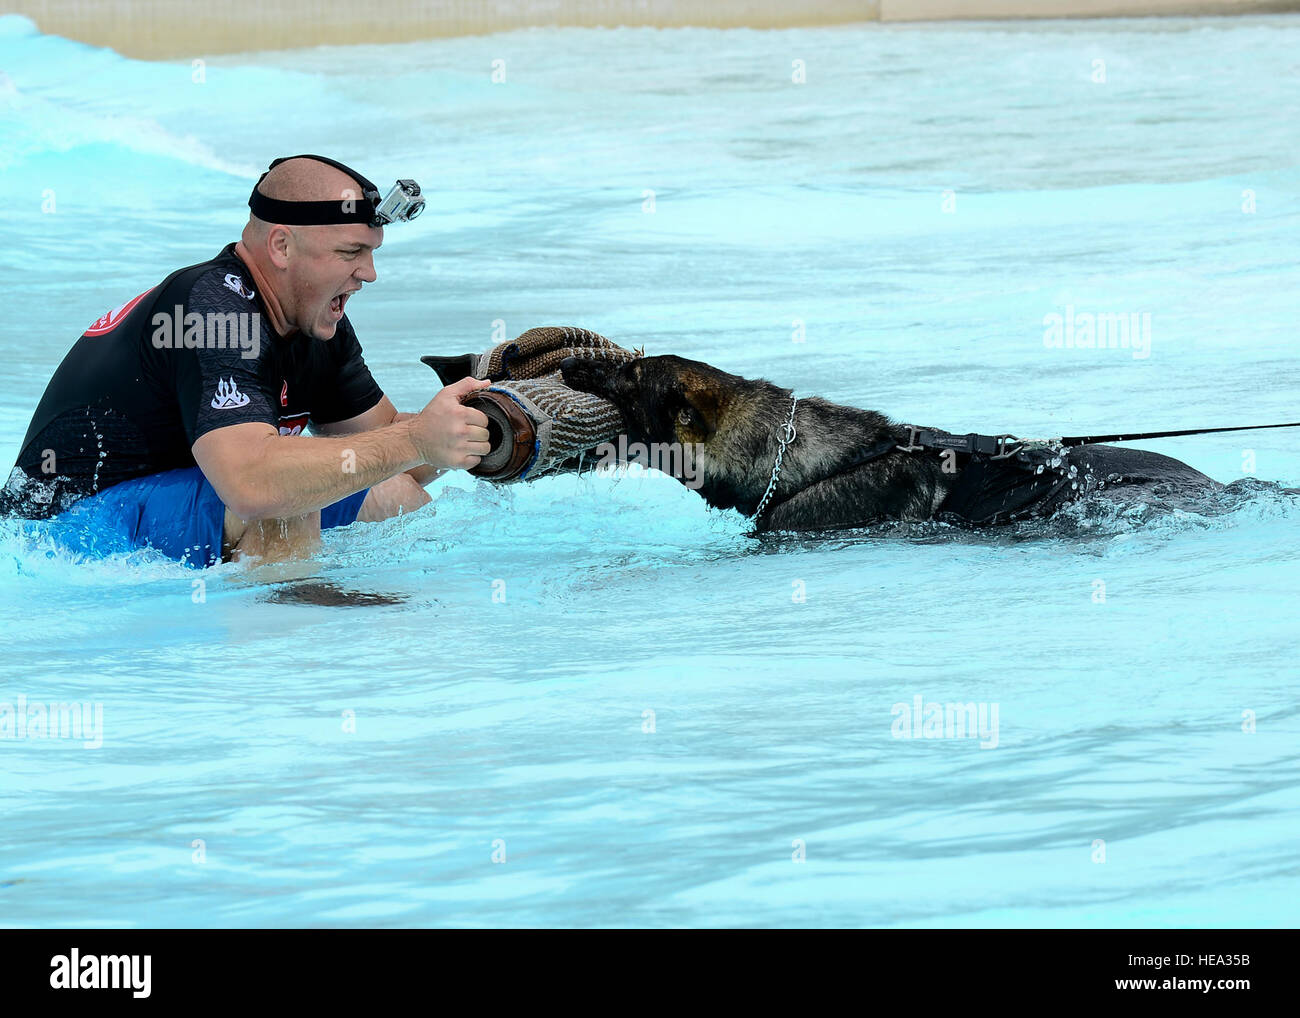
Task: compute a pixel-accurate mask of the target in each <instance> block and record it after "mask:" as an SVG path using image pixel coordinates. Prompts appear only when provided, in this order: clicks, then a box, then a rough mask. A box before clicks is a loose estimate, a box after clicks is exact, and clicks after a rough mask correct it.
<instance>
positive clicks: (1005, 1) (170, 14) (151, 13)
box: [4, 0, 1300, 60]
mask: <svg viewBox="0 0 1300 1018" xmlns="http://www.w3.org/2000/svg"><path fill="white" fill-rule="evenodd" d="M1296 11H1300V0H813V2H811V3H809V4H806V5H799V6H797V7H791V5H789V4H788V3H785V2H783V0H717V2H715V3H714V4H712V5H711V6H710V8H709V9H708V10H707V12H705V11H700V10H699V9H698V8H694V7H688V6H687V5H686V4H683V3H680V2H678V0H559V2H558V3H531V2H529V0H523V2H521V3H519V4H518V5H517V6H514V7H512V9H509V10H502V9H499V8H497V7H496V5H484V4H481V3H479V2H477V0H374V2H372V3H370V4H367V5H365V6H364V7H351V6H342V5H334V4H329V3H326V2H325V0H228V2H227V3H225V4H222V5H220V6H218V7H215V8H209V9H207V10H206V11H205V10H201V9H196V8H194V7H192V6H190V5H187V4H183V3H175V2H169V0H109V2H97V0H10V3H9V4H7V5H6V10H5V12H4V13H6V14H20V15H24V16H26V17H28V18H31V19H32V20H33V21H34V22H35V23H36V25H37V27H38V28H39V29H40V31H42V32H44V33H48V34H54V35H61V36H65V37H67V38H70V39H76V40H78V41H81V42H85V43H89V44H91V45H94V46H108V47H110V48H112V49H114V50H117V51H118V52H119V53H122V54H123V55H125V56H129V57H134V58H139V59H152V60H167V59H178V58H186V57H193V56H195V55H198V54H209V53H236V52H252V51H258V50H278V49H293V48H300V47H308V46H321V45H347V44H353V43H391V42H409V41H414V40H418V39H432V38H446V37H452V36H462V35H483V34H488V33H492V32H502V31H510V30H513V29H519V28H529V27H539V26H571V27H617V26H629V27H638V26H639V27H662V28H670V27H688V26H694V27H705V28H709V27H711V28H740V27H749V28H760V29H762V28H794V27H812V26H822V25H836V24H851V23H862V22H873V21H874V22H885V23H899V22H908V21H917V22H921V21H965V20H1004V19H1032V20H1042V19H1051V18H1105V17H1111V18H1113V17H1143V16H1187V15H1238V14H1270V13H1287V12H1296Z"/></svg>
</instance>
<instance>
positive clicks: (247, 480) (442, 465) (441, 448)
mask: <svg viewBox="0 0 1300 1018" xmlns="http://www.w3.org/2000/svg"><path fill="white" fill-rule="evenodd" d="M490 384H491V383H490V382H488V381H487V380H480V379H477V378H465V379H462V380H461V381H459V382H456V383H455V384H454V385H449V386H447V387H445V388H444V389H442V390H441V391H440V392H439V393H438V395H436V396H435V397H434V398H433V399H432V400H430V401H429V404H428V405H427V406H426V407H425V408H424V409H423V410H421V411H420V412H419V413H418V414H412V415H408V416H407V417H406V419H404V420H401V421H396V422H393V423H390V424H388V425H387V426H384V427H379V428H375V429H372V430H368V431H358V432H356V433H353V434H346V435H339V436H337V437H333V436H321V437H316V436H302V435H292V436H290V435H280V434H278V433H277V431H276V429H275V428H273V427H271V426H270V425H269V424H262V423H256V422H248V423H245V424H232V425H230V426H229V427H224V428H217V429H215V430H212V431H208V432H206V433H205V434H203V435H201V436H200V437H199V438H198V440H197V441H196V442H195V443H194V446H193V453H194V460H195V462H196V463H198V465H199V468H200V469H201V470H202V471H203V474H204V476H205V477H207V479H208V480H209V482H211V484H212V487H213V489H215V491H216V493H217V495H218V496H219V497H220V498H221V500H222V502H224V503H225V505H226V506H227V508H229V509H230V510H231V512H233V513H234V514H235V515H236V516H239V517H240V518H241V519H246V520H256V519H273V518H278V517H288V516H303V515H306V514H307V513H309V512H312V511H314V510H316V509H323V508H324V507H325V506H327V505H331V504H333V503H334V502H337V501H338V500H339V499H341V498H344V497H345V496H347V495H350V494H352V493H353V492H356V491H360V490H361V489H362V488H368V487H370V486H372V485H375V484H378V483H379V482H380V481H385V480H387V479H388V478H390V477H394V476H396V475H397V474H400V473H402V472H404V471H409V470H412V469H415V468H419V467H421V466H428V467H432V468H434V469H437V470H445V469H468V468H469V467H472V466H474V465H475V464H477V463H478V462H479V460H480V459H481V458H482V457H484V456H486V455H487V454H488V452H489V451H490V448H491V447H490V446H489V445H488V440H487V439H488V433H487V417H486V416H485V415H484V414H483V412H482V411H480V410H475V409H473V408H472V407H467V406H463V405H462V404H461V402H460V397H461V396H462V395H464V394H466V393H469V392H473V391H474V390H476V389H480V388H482V387H483V386H485V385H490ZM381 402H388V401H387V400H386V399H385V400H383V401H381ZM389 406H390V407H391V406H392V404H391V403H389ZM378 409H379V408H378V407H376V408H375V410H378ZM371 412H373V411H371ZM361 416H362V417H364V416H366V415H365V414H362V415H361ZM394 416H396V411H394ZM356 419H357V418H352V420H356Z"/></svg>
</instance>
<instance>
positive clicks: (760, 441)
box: [560, 355, 1222, 531]
mask: <svg viewBox="0 0 1300 1018" xmlns="http://www.w3.org/2000/svg"><path fill="white" fill-rule="evenodd" d="M560 370H561V374H562V377H563V378H564V381H565V384H567V385H568V386H570V387H571V388H574V389H579V390H582V391H584V392H590V393H592V394H594V395H597V396H601V397H604V398H605V399H608V400H609V401H610V402H611V403H613V404H614V405H615V406H616V407H618V409H619V411H620V412H621V413H622V415H623V420H624V424H625V426H626V430H627V438H628V441H629V442H640V443H644V444H645V445H647V446H650V445H653V444H661V443H680V444H681V446H682V448H683V450H684V451H685V453H686V455H688V456H691V457H692V459H691V461H690V464H689V465H690V472H691V473H692V475H693V477H694V480H693V484H692V486H696V485H698V490H699V493H700V494H701V495H702V496H703V497H704V498H705V500H706V501H707V502H708V503H709V505H711V506H714V507H716V508H719V509H732V508H734V509H737V510H739V511H740V512H742V513H744V514H745V515H746V516H752V515H753V514H754V513H755V512H756V511H757V509H758V506H759V503H760V501H761V500H762V498H763V493H764V492H765V491H766V490H767V486H768V482H769V481H770V479H771V475H772V464H773V462H774V460H775V459H776V454H777V450H778V448H779V446H780V435H781V433H782V430H783V428H784V427H785V424H786V422H787V421H788V420H789V417H790V400H791V397H792V395H793V393H792V391H791V390H790V389H783V388H781V387H779V386H776V385H773V384H772V383H771V382H768V381H766V380H764V379H749V378H742V377H740V376H739V375H733V374H729V373H728V372H726V371H721V370H719V369H718V368H715V367H712V366H711V365H708V364H705V363H703V362H701V361H692V360H686V359H685V358H682V357H676V356H672V355H666V356H661V357H639V358H637V359H635V360H632V361H628V362H626V363H624V364H621V365H614V364H611V363H609V362H607V361H598V360H592V359H587V358H577V357H569V358H566V359H565V360H564V361H563V362H562V363H561V365H560ZM794 424H795V430H796V438H795V440H794V441H793V442H792V443H791V444H790V445H788V446H787V447H786V450H785V452H784V454H783V458H782V463H781V473H780V479H779V481H778V484H777V487H776V490H775V492H774V498H775V499H776V500H777V501H778V502H779V504H777V505H776V507H775V509H773V510H770V511H768V512H767V513H765V514H764V517H763V518H762V519H760V520H758V521H756V529H757V530H759V531H764V530H786V531H809V530H826V529H839V528H845V527H855V526H864V525H867V524H870V523H875V522H878V521H883V520H926V519H933V518H934V517H935V515H936V512H937V510H938V509H939V507H940V505H941V504H942V503H943V501H944V499H945V498H946V497H947V495H948V492H949V491H950V490H951V488H952V486H953V484H954V482H955V481H956V479H957V476H958V474H957V473H956V472H945V471H944V470H943V469H942V461H941V459H940V457H939V456H938V455H935V454H930V455H923V454H912V453H906V452H903V451H901V450H898V451H893V452H890V453H889V454H888V455H885V456H882V457H881V458H879V459H876V460H873V461H871V462H868V463H864V464H862V465H861V466H858V467H855V468H853V469H851V470H848V471H847V472H845V473H843V474H839V475H838V476H835V477H831V476H830V475H834V474H837V473H838V472H839V471H840V470H841V469H842V468H844V467H845V466H846V465H848V464H849V463H851V462H852V460H853V458H854V456H855V455H856V454H857V453H858V452H860V451H861V450H863V449H866V448H870V447H872V446H875V445H877V444H878V443H881V442H883V441H885V440H886V439H890V440H894V441H896V442H897V443H898V444H900V445H903V444H906V441H907V437H908V429H907V427H906V426H905V425H900V424H897V423H895V422H893V421H891V420H890V419H889V418H888V417H886V416H884V415H883V414H880V413H877V412H876V411H874V410H860V409H857V408H855V407H848V406H841V405H839V404H836V403H831V402H828V401H827V400H824V399H821V398H820V397H810V398H802V397H801V398H800V399H799V403H798V407H797V410H796V413H795V418H794ZM1069 456H1070V457H1071V462H1074V463H1077V464H1078V465H1079V466H1080V468H1081V469H1083V470H1088V471H1091V472H1093V473H1095V474H1097V475H1098V476H1101V477H1110V476H1114V477H1115V478H1116V481H1115V483H1114V484H1112V485H1111V486H1108V487H1107V488H1106V489H1105V491H1106V492H1107V493H1113V492H1114V491H1115V490H1116V489H1117V487H1123V488H1127V489H1129V490H1130V492H1131V490H1132V486H1133V485H1161V486H1162V487H1163V489H1165V490H1178V491H1181V492H1184V493H1188V492H1199V493H1205V492H1210V491H1214V490H1218V489H1220V488H1221V487H1222V485H1220V484H1219V483H1218V482H1217V481H1214V480H1212V479H1211V478H1209V477H1207V476H1206V475H1205V474H1202V473H1200V472H1199V471H1197V470H1193V469H1192V468H1191V467H1189V466H1187V464H1185V463H1182V462H1180V461H1178V460H1176V459H1173V458H1171V457H1168V456H1162V455H1159V454H1157V453H1151V452H1145V451H1143V450H1138V449H1127V448H1121V447H1117V446H1106V445H1088V446H1080V447H1077V448H1075V449H1071V450H1070V451H1069ZM828 477H829V478H830V479H829V480H823V479H824V478H828ZM680 479H682V478H681V477H679V480H680ZM818 482H821V483H818ZM781 499H785V500H784V501H780V500H781Z"/></svg>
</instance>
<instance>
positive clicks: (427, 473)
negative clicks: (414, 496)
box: [393, 410, 447, 488]
mask: <svg viewBox="0 0 1300 1018" xmlns="http://www.w3.org/2000/svg"><path fill="white" fill-rule="evenodd" d="M414 416H416V415H415V414H408V413H403V412H401V411H400V410H399V411H398V412H397V416H396V417H394V418H393V421H394V423H400V422H402V421H405V420H409V419H410V418H412V417H414ZM406 472H407V473H408V474H410V475H411V477H412V478H413V479H414V480H415V483H416V484H418V485H419V486H420V487H421V488H424V487H427V486H428V485H430V484H432V483H433V482H434V481H435V480H437V479H438V478H439V477H441V476H442V475H443V474H445V473H446V472H447V471H446V470H443V469H441V468H440V467H435V466H433V465H431V464H429V463H422V464H420V465H419V466H418V467H412V468H411V469H410V470H408V471H406Z"/></svg>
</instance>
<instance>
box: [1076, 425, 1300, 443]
mask: <svg viewBox="0 0 1300 1018" xmlns="http://www.w3.org/2000/svg"><path fill="white" fill-rule="evenodd" d="M1265 428H1300V421H1292V422H1291V423H1290V424H1244V425H1242V426H1241V427H1236V428H1189V429H1187V430H1186V431H1144V432H1142V433H1141V434H1137V435H1128V434H1124V435H1074V436H1071V437H1069V438H1057V439H1054V441H1056V442H1059V443H1060V444H1061V445H1100V444H1101V443H1103V442H1136V441H1137V440H1138V439H1142V438H1178V437H1179V436H1181V435H1213V434H1215V433H1216V432H1220V431H1260V430H1263V429H1265Z"/></svg>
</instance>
